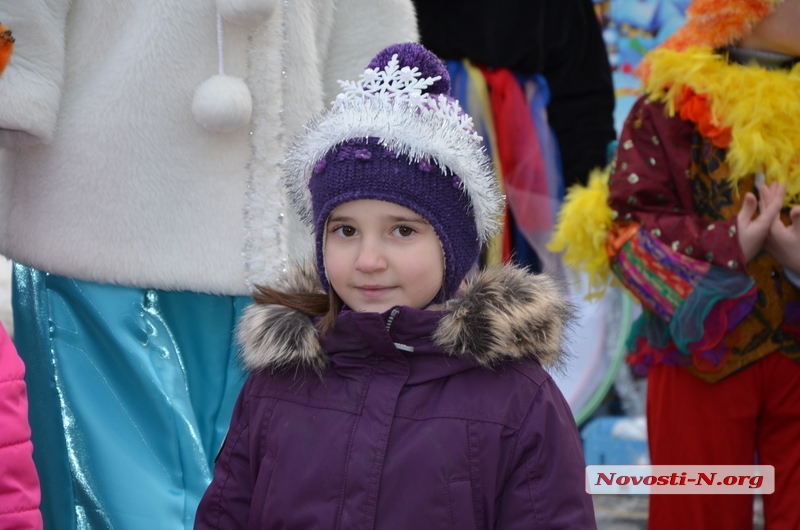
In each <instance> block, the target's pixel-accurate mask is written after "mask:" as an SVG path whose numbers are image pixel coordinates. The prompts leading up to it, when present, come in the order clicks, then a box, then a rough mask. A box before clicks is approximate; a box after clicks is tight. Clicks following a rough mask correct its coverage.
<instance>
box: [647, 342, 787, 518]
mask: <svg viewBox="0 0 800 530" xmlns="http://www.w3.org/2000/svg"><path fill="white" fill-rule="evenodd" d="M647 385H648V387H647V430H648V443H649V447H650V460H651V462H652V464H653V465H747V464H752V463H753V462H754V459H755V458H756V456H755V455H756V454H757V455H758V456H757V458H758V463H759V464H763V465H772V466H774V467H775V493H773V494H771V495H764V497H763V499H764V517H765V522H766V526H765V530H788V529H791V530H797V529H800V364H798V363H796V362H794V361H791V360H789V359H787V358H786V357H784V356H782V355H780V354H777V353H773V354H771V355H769V356H767V357H765V358H764V359H762V360H760V361H758V362H756V363H754V364H753V365H751V366H749V367H747V368H745V369H744V370H742V371H741V372H738V373H735V374H733V375H731V376H730V377H727V378H725V379H723V380H722V381H719V382H717V383H706V382H705V381H702V380H701V379H699V378H698V377H696V376H694V375H692V374H691V373H689V372H688V371H686V370H685V369H682V368H677V367H672V366H656V367H652V368H651V370H650V374H649V375H648V383H647ZM752 521H753V496H751V495H651V496H650V514H649V524H648V529H649V530H675V529H680V530H705V529H714V530H718V529H723V530H739V529H741V530H745V529H746V530H752V528H753V524H752Z"/></svg>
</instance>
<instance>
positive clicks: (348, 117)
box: [284, 56, 503, 243]
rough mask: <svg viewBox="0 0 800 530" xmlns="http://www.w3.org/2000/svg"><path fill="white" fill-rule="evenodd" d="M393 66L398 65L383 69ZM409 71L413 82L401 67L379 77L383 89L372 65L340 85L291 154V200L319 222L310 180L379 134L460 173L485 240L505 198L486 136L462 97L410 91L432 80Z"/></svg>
mask: <svg viewBox="0 0 800 530" xmlns="http://www.w3.org/2000/svg"><path fill="white" fill-rule="evenodd" d="M395 57H396V56H395ZM392 61H395V59H393V60H392ZM395 66H396V65H395ZM391 68H393V66H392V62H390V63H389V65H388V66H387V67H386V68H385V69H384V71H383V72H380V71H378V72H379V73H386V72H387V71H389V69H391ZM395 69H396V68H395ZM403 70H406V71H405V72H403V79H405V81H403V82H400V75H401V74H400V70H397V72H395V73H396V75H394V73H392V74H391V75H389V76H385V78H384V79H382V80H378V82H381V83H383V84H384V86H383V88H382V89H376V86H375V83H374V82H373V81H374V80H375V75H376V71H375V70H373V69H367V70H366V71H365V74H362V75H361V80H360V81H359V82H357V83H353V82H340V84H341V85H342V86H343V87H344V88H345V91H344V92H343V94H340V96H339V97H338V98H337V100H336V101H335V102H334V105H333V107H332V108H331V109H330V110H328V111H327V112H325V113H323V114H322V115H320V116H319V117H317V118H316V119H315V120H313V121H312V122H311V123H310V124H309V125H308V126H307V127H306V130H305V132H304V133H303V134H302V135H301V137H300V138H299V139H298V141H297V143H296V144H295V145H294V147H293V148H292V149H291V150H290V152H289V156H288V158H287V161H286V173H285V176H284V180H285V183H286V186H287V188H288V191H289V197H290V198H291V200H292V202H293V204H294V205H295V207H296V208H297V211H298V212H299V213H300V216H301V218H302V219H303V220H304V221H305V222H306V223H308V224H309V225H311V224H312V211H311V210H312V208H311V193H310V191H309V188H308V184H309V181H310V179H311V175H312V173H313V170H314V166H315V165H316V164H317V162H319V161H320V160H322V159H323V158H324V157H325V155H326V154H327V153H328V152H329V151H330V150H331V149H333V148H335V147H336V146H338V145H340V144H343V143H345V142H347V141H348V140H351V139H355V138H364V139H366V138H370V137H372V138H378V139H379V140H380V142H381V144H382V145H383V146H384V147H386V148H388V149H390V150H392V151H394V152H396V153H398V154H400V155H403V156H405V157H407V158H408V159H409V160H411V161H412V162H417V161H419V160H420V159H428V160H431V161H433V162H434V163H436V165H437V166H439V168H440V169H441V170H442V171H443V172H444V173H445V174H448V173H452V174H455V175H458V176H459V177H460V178H461V181H462V182H463V184H464V190H465V191H466V193H467V195H468V196H469V199H470V204H471V205H472V209H473V214H474V216H475V225H476V228H477V231H478V235H479V237H480V239H481V242H482V243H485V242H487V241H488V240H489V238H490V237H491V236H492V235H493V234H494V233H496V231H497V229H498V218H499V216H500V214H501V213H502V210H503V197H502V195H501V193H500V190H499V185H498V182H497V179H496V178H495V175H494V171H493V168H492V163H491V161H490V160H489V157H488V156H487V155H486V152H485V149H484V147H483V143H482V139H481V137H480V136H478V135H477V134H476V133H475V131H474V130H473V129H472V120H471V119H470V118H469V116H467V115H466V114H464V113H463V112H462V111H461V108H460V106H459V105H458V102H457V101H456V100H454V99H451V98H448V97H446V96H444V95H441V94H439V95H438V96H437V95H430V94H427V93H421V91H420V90H419V87H416V86H415V87H414V88H413V89H411V90H406V89H407V88H408V87H410V86H411V85H412V84H416V85H419V84H420V82H423V84H425V85H426V86H427V85H429V84H430V83H427V84H426V83H425V81H432V80H431V79H428V80H421V79H418V78H419V77H420V74H419V72H417V71H416V68H414V69H408V68H404V69H403ZM409 73H410V75H409ZM365 76H366V78H367V79H366V81H367V82H365ZM404 83H405V84H404ZM423 88H424V87H423Z"/></svg>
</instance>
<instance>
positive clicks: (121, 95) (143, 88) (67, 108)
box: [0, 0, 417, 295]
mask: <svg viewBox="0 0 800 530" xmlns="http://www.w3.org/2000/svg"><path fill="white" fill-rule="evenodd" d="M265 1H274V2H275V3H276V7H275V10H274V12H273V13H272V15H271V16H270V17H269V18H268V19H267V21H266V22H264V23H263V24H262V25H260V26H257V27H255V28H250V29H248V28H243V27H239V26H235V25H233V24H229V23H224V24H223V29H224V66H225V73H226V74H228V75H233V76H237V77H241V78H243V79H244V80H245V81H246V83H247V85H248V87H249V89H250V92H251V94H252V97H253V114H252V118H251V121H250V124H249V125H248V126H245V127H244V128H242V129H239V130H237V131H234V132H232V133H227V134H222V133H212V132H209V131H206V130H205V129H204V128H203V127H201V126H200V125H198V124H197V123H196V122H195V120H194V118H193V116H192V112H191V104H192V97H193V93H194V90H195V88H196V87H197V86H198V85H199V84H200V83H202V82H203V81H204V80H205V79H206V78H208V77H210V76H212V75H214V74H216V73H218V60H217V49H218V48H217V36H216V14H215V2H214V0H197V1H174V0H115V1H113V2H98V1H96V0H24V1H20V0H0V21H2V22H3V23H4V24H6V25H7V26H8V27H9V28H10V29H11V30H12V32H13V34H14V37H15V38H16V45H15V51H14V55H13V56H12V58H11V62H10V63H9V65H8V67H7V69H6V70H5V72H4V74H3V76H2V77H0V147H4V149H1V150H0V252H2V253H3V254H5V255H6V256H8V257H10V258H12V259H14V260H16V261H19V262H21V263H25V264H27V265H31V266H33V267H36V268H38V269H41V270H44V271H48V272H53V273H56V274H61V275H66V276H70V277H74V278H78V279H82V280H90V281H97V282H108V283H116V284H122V285H129V286H139V287H153V288H160V289H171V290H192V291H198V292H209V293H218V294H232V295H233V294H247V293H248V292H249V288H248V287H249V286H252V285H253V284H254V283H262V282H267V281H272V280H274V279H275V278H276V277H277V276H278V275H280V274H281V273H282V271H283V270H284V269H285V268H286V265H287V263H289V262H291V261H296V260H300V259H302V258H303V256H304V255H305V254H307V253H308V252H310V251H311V243H310V237H309V234H308V233H307V229H305V228H303V227H302V226H301V225H300V224H299V222H298V221H297V219H296V216H295V215H293V213H292V212H290V211H289V210H288V209H287V202H286V200H285V197H284V194H283V190H282V189H281V187H280V184H279V180H278V178H279V172H280V164H281V162H282V160H283V157H284V149H285V148H286V146H287V145H288V144H289V143H290V142H291V141H292V139H293V137H294V136H295V134H296V133H297V132H298V131H299V130H300V129H301V128H302V126H303V124H305V123H306V122H307V121H308V119H309V118H311V117H312V115H314V114H315V113H317V112H319V111H320V110H322V109H323V108H324V106H326V105H328V104H329V103H330V101H331V100H332V99H333V97H334V96H335V94H336V93H337V92H338V89H339V87H338V85H337V84H336V80H337V79H355V78H356V77H357V75H358V74H359V73H361V72H362V71H363V69H364V68H365V67H366V65H367V64H368V62H369V60H370V58H371V57H372V56H373V55H374V54H375V53H376V52H377V51H379V50H380V49H381V48H383V47H384V46H386V45H388V44H391V43H396V42H405V41H412V40H416V39H417V30H416V19H415V16H414V12H413V7H412V5H411V1H410V0H265Z"/></svg>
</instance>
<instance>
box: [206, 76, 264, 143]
mask: <svg viewBox="0 0 800 530" xmlns="http://www.w3.org/2000/svg"><path fill="white" fill-rule="evenodd" d="M252 113H253V98H252V96H251V95H250V89H249V88H247V84H245V82H244V79H242V78H240V77H233V76H230V75H212V76H211V77H209V78H208V79H206V80H205V81H203V82H202V83H200V86H198V87H197V90H195V91H194V98H192V114H193V115H194V119H195V120H197V123H199V124H200V125H202V126H203V127H205V128H206V129H208V130H209V131H214V132H219V133H229V132H233V131H235V130H236V129H240V128H242V127H244V126H245V125H247V124H248V123H249V122H250V115H251V114H252Z"/></svg>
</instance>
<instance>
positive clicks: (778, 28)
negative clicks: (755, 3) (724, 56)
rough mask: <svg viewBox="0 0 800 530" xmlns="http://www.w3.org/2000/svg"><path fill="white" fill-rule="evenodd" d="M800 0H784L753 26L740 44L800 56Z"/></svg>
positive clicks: (745, 46)
mask: <svg viewBox="0 0 800 530" xmlns="http://www.w3.org/2000/svg"><path fill="white" fill-rule="evenodd" d="M799 27H800V0H784V1H783V2H782V3H780V4H778V5H777V6H776V7H775V10H774V11H773V12H772V13H771V14H770V15H769V16H766V17H764V18H762V19H761V20H759V21H758V23H756V25H755V26H753V31H752V32H751V33H750V35H748V36H747V37H745V38H744V39H742V40H741V41H740V42H739V43H738V45H739V46H740V47H742V48H751V49H755V50H761V51H768V52H776V53H783V54H786V55H791V56H793V57H800V29H798V28H799Z"/></svg>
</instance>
